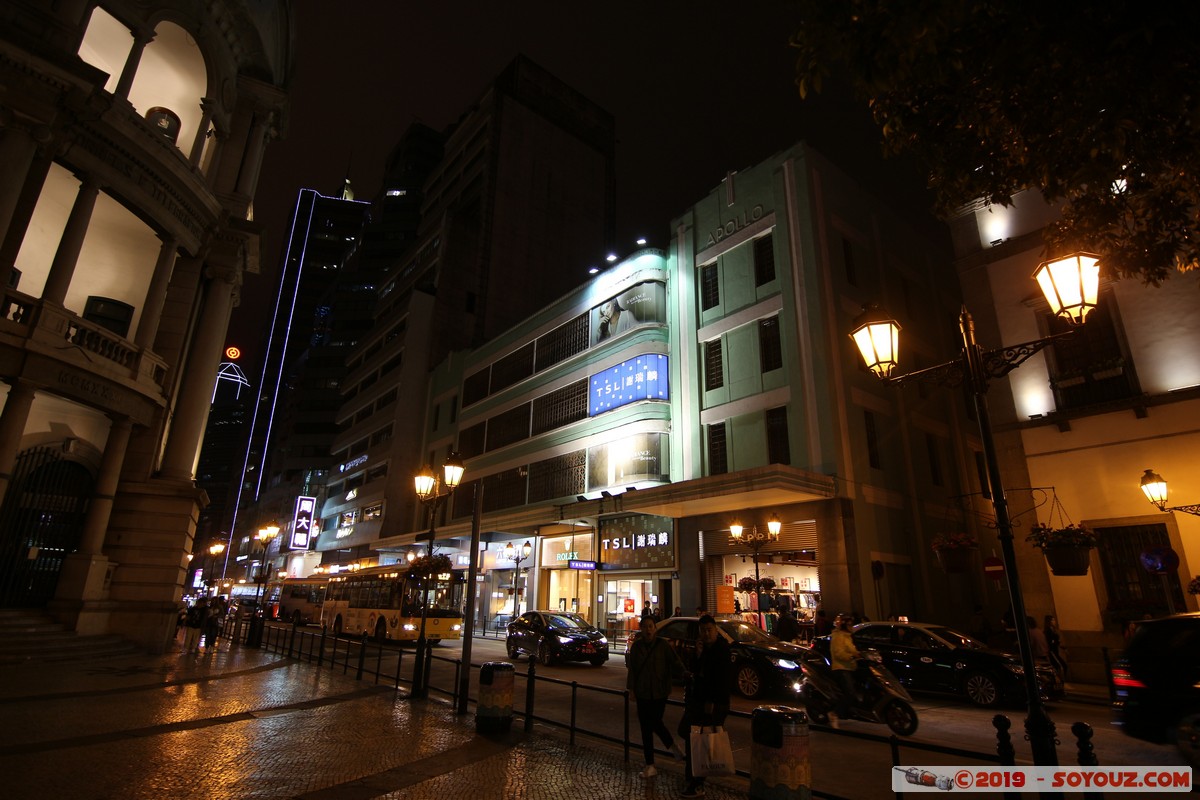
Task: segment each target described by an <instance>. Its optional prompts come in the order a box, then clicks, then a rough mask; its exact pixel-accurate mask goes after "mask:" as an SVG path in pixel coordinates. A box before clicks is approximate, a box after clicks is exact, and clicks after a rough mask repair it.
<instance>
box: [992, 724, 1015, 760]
mask: <svg viewBox="0 0 1200 800" xmlns="http://www.w3.org/2000/svg"><path fill="white" fill-rule="evenodd" d="M992 726H993V727H995V729H996V755H998V756H1000V763H1001V764H1003V765H1004V766H1006V767H1011V766H1013V765H1014V764H1016V763H1017V762H1016V757H1017V753H1016V751H1015V750H1014V749H1013V746H1012V737H1011V736H1009V735H1008V729H1009V728H1011V727H1012V720H1010V719H1009V718H1008V717H1006V716H1004V715H1003V714H997V715H996V716H994V717H992Z"/></svg>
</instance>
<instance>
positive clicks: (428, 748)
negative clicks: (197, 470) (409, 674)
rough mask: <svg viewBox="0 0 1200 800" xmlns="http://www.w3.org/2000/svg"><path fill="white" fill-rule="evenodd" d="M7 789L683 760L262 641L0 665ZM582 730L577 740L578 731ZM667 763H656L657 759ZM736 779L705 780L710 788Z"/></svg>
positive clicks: (595, 798) (482, 778)
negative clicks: (339, 667)
mask: <svg viewBox="0 0 1200 800" xmlns="http://www.w3.org/2000/svg"><path fill="white" fill-rule="evenodd" d="M0 717H2V718H3V719H4V720H5V724H4V725H3V726H0V774H3V775H4V776H5V777H4V788H3V796H4V797H5V798H8V799H9V800H24V798H31V799H33V798H36V799H37V800H58V799H59V798H70V799H71V800H109V799H110V798H111V800H118V799H119V800H140V799H141V798H153V799H154V800H159V799H160V798H171V800H191V799H192V798H195V800H200V799H201V798H204V800H213V798H218V799H220V798H237V799H238V800H240V799H241V798H264V799H265V798H302V799H303V800H360V799H361V800H366V799H367V798H396V799H397V800H398V799H399V798H437V800H451V799H452V798H472V800H487V799H488V798H521V799H522V800H526V799H527V800H543V798H544V799H545V800H550V799H551V798H554V799H557V798H562V799H563V800H574V799H575V798H588V800H605V799H606V798H614V799H615V798H621V800H626V799H627V798H673V797H678V796H679V794H680V792H681V791H682V788H683V777H682V766H681V765H678V764H675V763H673V762H671V760H670V759H659V764H658V767H659V775H658V777H656V778H653V779H650V780H645V779H643V778H641V777H640V776H639V770H640V769H641V766H642V765H641V763H640V760H641V759H640V757H636V756H637V753H636V752H634V756H635V758H634V759H633V760H632V761H630V762H628V763H626V762H625V761H624V760H623V758H622V753H621V751H620V750H618V749H616V748H612V747H609V746H606V745H604V744H593V743H588V742H587V740H586V739H585V740H577V743H576V744H575V745H571V744H569V743H568V741H567V739H566V737H565V736H563V735H560V734H558V733H557V732H554V731H549V730H542V729H540V727H535V729H534V731H533V732H532V733H529V734H526V733H524V732H523V731H522V730H521V721H520V719H519V718H518V720H517V722H516V724H515V725H514V727H513V730H512V731H510V732H509V733H508V734H506V735H502V736H498V737H485V736H480V735H477V734H476V732H475V716H474V712H473V710H472V713H470V714H465V715H456V714H454V712H453V710H452V709H451V707H450V706H449V705H448V704H447V703H445V702H444V701H440V700H436V699H429V700H420V701H414V700H409V699H408V698H407V696H406V693H405V692H404V691H400V692H397V691H395V690H393V689H391V688H384V687H376V686H373V685H371V684H370V683H368V682H366V681H361V682H360V681H355V680H354V678H353V674H352V673H351V674H349V675H343V674H341V673H340V672H338V671H336V670H329V669H318V668H317V667H315V666H313V665H310V664H307V663H301V662H295V661H289V660H287V659H282V658H280V657H278V656H276V655H273V654H270V653H268V652H266V651H261V650H253V649H247V648H238V647H235V648H232V649H230V648H229V645H228V643H227V642H224V641H223V642H222V643H221V646H220V648H219V649H218V651H217V652H216V653H213V654H206V655H181V654H178V653H169V654H165V655H159V656H150V655H143V656H130V657H122V658H116V659H109V660H102V661H92V662H87V661H84V662H63V663H50V664H28V665H15V666H14V665H6V666H0ZM580 741H582V742H583V743H580ZM664 761H665V762H666V763H663V762H664ZM746 796H747V795H746V782H745V780H744V779H738V778H731V779H728V780H725V779H721V780H713V779H710V780H709V781H708V788H707V797H708V798H712V799H713V800H731V799H732V798H745V797H746Z"/></svg>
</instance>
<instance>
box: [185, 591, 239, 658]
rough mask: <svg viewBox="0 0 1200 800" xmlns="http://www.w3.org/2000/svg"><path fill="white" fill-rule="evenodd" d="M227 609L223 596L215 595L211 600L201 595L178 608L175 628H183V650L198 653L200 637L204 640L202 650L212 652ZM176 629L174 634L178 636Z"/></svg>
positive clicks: (215, 647) (215, 646)
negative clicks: (192, 601) (193, 601)
mask: <svg viewBox="0 0 1200 800" xmlns="http://www.w3.org/2000/svg"><path fill="white" fill-rule="evenodd" d="M227 610H228V608H227V606H226V601H225V598H224V597H221V596H219V595H218V596H217V597H214V598H213V599H212V600H211V601H210V600H209V599H208V598H207V597H201V598H200V599H199V600H197V601H196V602H195V603H193V604H192V605H191V606H190V607H188V608H185V609H180V614H179V622H178V623H177V624H176V628H177V629H179V628H182V629H183V632H184V633H183V652H184V653H199V652H200V643H201V637H203V642H204V652H205V653H212V652H214V651H215V650H216V649H217V640H218V638H219V637H220V635H221V625H222V624H223V623H224V622H225V613H226V611H227ZM178 635H179V634H178V630H177V631H176V636H178Z"/></svg>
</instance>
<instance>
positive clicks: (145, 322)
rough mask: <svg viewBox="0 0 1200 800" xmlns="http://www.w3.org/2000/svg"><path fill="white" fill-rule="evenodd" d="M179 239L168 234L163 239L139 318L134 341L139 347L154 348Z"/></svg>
mask: <svg viewBox="0 0 1200 800" xmlns="http://www.w3.org/2000/svg"><path fill="white" fill-rule="evenodd" d="M178 248H179V241H178V240H177V239H176V238H175V237H173V236H168V237H167V238H166V239H163V243H162V247H161V248H159V251H158V261H157V262H156V263H155V265H154V276H153V277H152V278H151V279H150V286H149V287H147V288H146V299H145V300H143V301H142V316H141V318H140V319H139V320H138V328H137V335H136V336H135V337H134V340H133V343H134V344H136V345H137V346H138V347H146V348H153V347H154V337H155V335H156V334H157V333H158V323H159V322H160V321H161V320H162V310H163V304H164V303H166V301H167V288H168V287H169V286H170V285H171V273H172V271H173V270H174V269H175V258H176V255H177V253H176V252H175V251H176V250H177V249H178Z"/></svg>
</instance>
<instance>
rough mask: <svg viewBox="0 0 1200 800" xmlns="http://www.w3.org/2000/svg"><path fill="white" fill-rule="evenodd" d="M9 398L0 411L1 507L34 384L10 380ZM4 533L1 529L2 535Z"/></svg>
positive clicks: (10, 477)
mask: <svg viewBox="0 0 1200 800" xmlns="http://www.w3.org/2000/svg"><path fill="white" fill-rule="evenodd" d="M10 383H11V386H10V388H9V390H8V399H7V400H5V401H4V411H3V412H0V507H3V505H4V496H5V494H7V493H8V484H9V482H10V481H12V471H13V465H14V464H16V463H17V451H18V450H20V448H21V437H22V436H23V435H24V434H25V423H26V422H28V421H29V409H30V408H31V407H32V406H33V394H34V389H33V384H31V383H27V382H25V381H23V380H19V379H15V380H12V381H10ZM2 535H4V532H3V531H0V536H2Z"/></svg>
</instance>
